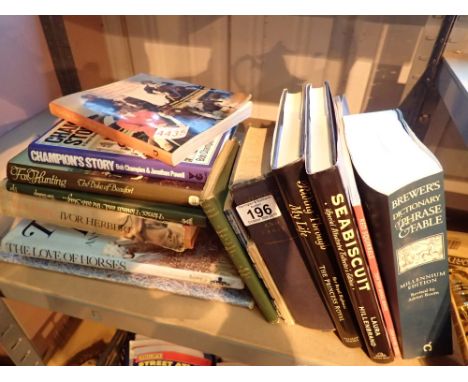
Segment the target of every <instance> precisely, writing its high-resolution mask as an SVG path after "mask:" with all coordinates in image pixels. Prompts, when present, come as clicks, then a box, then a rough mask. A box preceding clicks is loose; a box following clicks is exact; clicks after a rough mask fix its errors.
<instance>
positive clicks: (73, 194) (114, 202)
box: [6, 180, 207, 227]
mask: <svg viewBox="0 0 468 382" xmlns="http://www.w3.org/2000/svg"><path fill="white" fill-rule="evenodd" d="M6 187H7V189H8V190H9V191H12V192H17V193H19V194H25V195H31V196H35V197H38V198H43V199H47V200H57V201H59V202H65V203H68V204H71V205H76V206H84V207H91V208H97V209H100V210H104V211H112V212H122V213H125V214H129V215H133V216H137V217H141V218H144V219H154V220H158V221H160V222H173V223H180V224H186V225H195V226H197V227H206V225H207V219H206V216H205V214H204V213H203V211H202V210H201V208H196V207H188V206H178V205H174V204H163V203H154V202H147V201H143V200H138V201H137V200H131V199H125V198H118V197H115V196H108V195H104V194H92V193H89V192H79V191H70V190H65V189H60V188H51V187H42V186H35V185H30V184H25V183H15V182H12V181H10V180H8V181H7V182H6Z"/></svg>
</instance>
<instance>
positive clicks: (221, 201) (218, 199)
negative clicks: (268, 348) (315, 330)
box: [201, 139, 279, 323]
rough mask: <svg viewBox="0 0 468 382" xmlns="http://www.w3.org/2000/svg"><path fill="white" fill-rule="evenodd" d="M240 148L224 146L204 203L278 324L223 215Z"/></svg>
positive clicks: (248, 283) (259, 301) (268, 317)
mask: <svg viewBox="0 0 468 382" xmlns="http://www.w3.org/2000/svg"><path fill="white" fill-rule="evenodd" d="M238 149H239V143H238V142H237V141H236V140H235V139H231V140H229V141H228V142H226V144H225V145H224V147H223V149H222V150H221V153H220V154H219V156H218V160H217V161H216V163H215V165H214V167H213V171H212V173H211V174H210V178H209V179H208V182H207V184H206V186H205V189H204V193H203V195H202V197H201V206H202V208H203V211H205V214H206V216H207V217H208V220H209V221H210V223H211V225H212V227H213V228H214V230H215V232H216V234H217V235H218V236H219V238H220V239H221V242H222V243H223V245H224V248H225V249H226V251H227V252H228V254H229V255H230V257H231V260H232V262H233V263H234V265H235V267H236V268H237V270H238V272H239V274H240V275H241V277H242V279H243V280H244V282H245V284H246V286H247V287H248V288H249V290H250V292H251V293H252V296H253V298H254V299H255V302H256V303H257V305H258V307H259V309H260V310H261V312H262V314H263V315H264V317H265V319H266V320H267V321H268V322H272V323H276V322H278V320H279V317H278V313H277V311H276V309H275V306H274V305H273V302H272V301H271V299H270V296H269V294H268V291H267V290H266V289H265V286H264V285H263V283H262V281H261V280H260V279H259V278H258V276H257V273H256V272H255V269H254V266H253V265H252V262H251V261H250V259H249V256H248V255H247V253H246V252H245V250H244V248H243V247H242V245H241V243H240V242H239V240H238V239H237V236H236V234H235V232H234V231H233V229H232V227H231V225H230V224H229V221H228V220H227V218H226V215H225V214H224V205H225V201H226V197H227V194H228V182H229V178H230V176H231V171H232V167H233V164H234V161H235V158H236V155H237V152H238Z"/></svg>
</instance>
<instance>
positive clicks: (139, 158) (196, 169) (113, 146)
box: [28, 120, 230, 183]
mask: <svg viewBox="0 0 468 382" xmlns="http://www.w3.org/2000/svg"><path fill="white" fill-rule="evenodd" d="M229 134H230V132H227V133H224V134H221V135H219V136H217V137H216V138H215V139H214V140H213V141H211V142H210V143H208V144H206V145H203V146H201V147H200V148H198V149H197V150H196V151H195V152H194V153H193V154H192V155H190V156H189V157H187V158H186V159H185V160H184V161H183V162H181V163H180V164H178V165H177V166H171V165H169V164H166V163H164V162H161V161H160V160H157V159H153V158H147V157H146V156H145V155H143V154H142V153H140V152H138V151H136V150H134V149H132V148H130V147H126V146H122V145H119V144H118V143H117V142H116V141H113V140H111V139H107V138H104V137H102V136H101V135H99V134H97V133H95V132H93V131H91V130H89V129H86V128H84V127H82V126H77V125H74V124H72V123H70V122H67V121H64V120H58V121H57V122H56V123H54V125H53V126H52V128H51V129H49V130H48V131H47V132H46V133H45V134H43V135H42V136H40V137H39V138H37V139H36V140H35V141H33V142H32V143H31V144H30V145H29V148H28V153H29V158H30V159H31V161H33V162H38V163H48V164H55V165H61V166H71V167H78V168H82V169H87V170H97V171H106V172H111V173H120V174H126V175H142V176H145V177H149V178H162V179H176V180H183V181H188V182H196V183H205V181H206V178H207V177H208V174H209V173H210V171H211V168H212V167H213V163H214V161H215V159H216V157H217V155H218V153H219V150H220V149H221V148H222V147H223V144H224V142H225V141H226V139H227V138H228V136H229Z"/></svg>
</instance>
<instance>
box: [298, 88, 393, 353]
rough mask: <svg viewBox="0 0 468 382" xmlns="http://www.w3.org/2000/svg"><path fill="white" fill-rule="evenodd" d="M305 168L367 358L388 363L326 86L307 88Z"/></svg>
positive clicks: (388, 345)
mask: <svg viewBox="0 0 468 382" xmlns="http://www.w3.org/2000/svg"><path fill="white" fill-rule="evenodd" d="M305 91H306V92H307V98H308V105H307V111H306V115H305V119H306V120H305V124H306V142H305V166H306V172H307V175H308V178H309V182H310V185H311V188H312V191H313V194H314V196H315V198H316V200H317V203H318V208H319V211H320V215H321V217H322V220H323V222H324V225H325V228H326V230H327V233H328V237H329V238H330V241H331V243H332V246H333V249H334V251H335V256H336V257H337V259H338V264H339V267H340V270H341V273H342V276H343V279H344V280H345V283H346V289H347V291H348V294H349V297H350V299H351V303H352V305H353V310H354V314H355V318H356V321H357V324H358V326H359V329H360V332H361V336H362V338H363V342H364V345H365V349H366V350H367V353H368V355H369V357H370V358H371V359H372V360H374V361H376V362H391V361H392V360H393V358H394V354H393V351H392V346H391V343H390V339H389V336H388V332H387V329H386V327H385V323H384V318H383V315H382V311H381V309H380V305H379V299H378V297H377V292H376V289H375V286H374V282H373V280H372V277H371V272H370V269H369V266H368V264H367V261H366V258H365V252H364V247H363V245H362V242H361V238H360V234H359V229H358V227H357V224H356V220H355V218H354V215H353V210H352V207H351V203H350V201H349V197H348V195H347V192H346V188H345V187H344V185H343V179H342V172H343V168H342V164H341V161H342V159H341V157H342V155H343V153H342V152H341V148H340V143H339V141H338V139H339V136H338V134H337V121H336V114H335V108H334V104H333V96H332V94H331V90H330V87H329V85H328V83H325V85H324V86H323V87H319V88H313V87H312V86H310V85H307V86H306V90H305Z"/></svg>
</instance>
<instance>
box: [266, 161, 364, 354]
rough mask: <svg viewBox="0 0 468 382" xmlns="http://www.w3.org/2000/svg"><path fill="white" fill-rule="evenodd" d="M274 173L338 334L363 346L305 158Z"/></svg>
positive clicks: (291, 221) (345, 339)
mask: <svg viewBox="0 0 468 382" xmlns="http://www.w3.org/2000/svg"><path fill="white" fill-rule="evenodd" d="M273 175H274V177H275V179H276V181H277V184H278V189H279V190H280V192H281V195H282V197H283V201H284V204H285V206H286V209H287V211H288V215H287V216H285V219H287V220H289V223H290V226H291V227H293V228H292V229H295V231H296V233H297V236H296V237H297V238H298V246H299V248H300V250H301V254H302V255H303V259H304V263H305V264H306V265H307V266H308V269H309V272H310V273H311V274H313V275H314V277H315V280H316V281H317V284H318V286H319V290H320V292H321V294H322V297H323V300H324V302H325V305H326V307H327V309H328V313H329V314H330V317H331V318H332V320H333V323H334V324H335V327H336V330H337V333H338V336H339V337H340V339H341V341H342V342H343V343H344V344H345V345H346V346H349V347H359V346H361V344H360V341H359V335H358V333H357V331H356V327H355V323H354V318H353V313H352V306H351V304H350V301H349V297H348V295H347V293H346V286H345V284H344V281H343V279H342V277H341V274H340V271H339V269H338V264H336V258H334V254H333V250H332V248H331V246H330V242H329V240H328V237H327V235H326V232H325V228H324V227H323V223H322V221H321V218H320V215H319V212H318V207H317V202H316V201H315V198H314V196H313V194H312V190H311V188H310V185H309V183H308V181H307V174H306V172H305V168H304V161H302V160H300V161H298V162H296V163H293V164H291V165H289V166H286V167H282V168H278V169H275V170H273Z"/></svg>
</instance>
